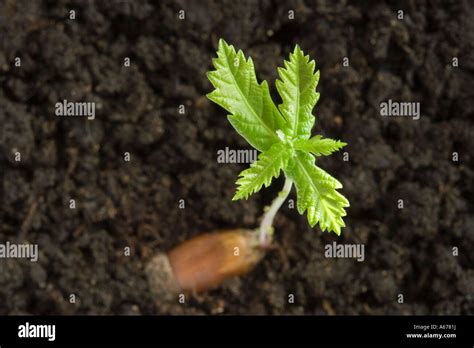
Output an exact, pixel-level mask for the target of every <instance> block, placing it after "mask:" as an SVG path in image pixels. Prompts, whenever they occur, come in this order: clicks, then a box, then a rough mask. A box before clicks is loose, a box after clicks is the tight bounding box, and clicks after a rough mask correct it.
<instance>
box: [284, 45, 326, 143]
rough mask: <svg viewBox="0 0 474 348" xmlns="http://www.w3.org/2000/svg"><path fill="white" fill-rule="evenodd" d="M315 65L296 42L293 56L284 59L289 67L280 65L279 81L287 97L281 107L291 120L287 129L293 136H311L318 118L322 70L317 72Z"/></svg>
mask: <svg viewBox="0 0 474 348" xmlns="http://www.w3.org/2000/svg"><path fill="white" fill-rule="evenodd" d="M315 65H316V64H315V62H314V60H311V61H310V60H309V56H305V55H304V53H303V51H302V50H301V49H300V48H299V46H298V45H296V47H295V49H294V51H293V53H290V60H289V61H284V66H285V68H278V75H279V77H280V80H277V81H276V88H277V90H278V93H279V94H280V96H281V99H282V101H283V103H282V104H280V105H279V110H280V112H281V114H282V115H283V117H284V118H285V119H286V121H287V123H286V126H285V128H284V131H285V133H286V134H287V135H288V136H290V137H299V138H303V139H308V138H309V137H310V136H311V128H313V125H314V121H315V118H314V116H313V114H312V112H313V108H314V106H315V105H316V103H317V101H318V99H319V93H317V92H316V86H317V85H318V81H319V71H317V72H316V73H315V72H314V70H315Z"/></svg>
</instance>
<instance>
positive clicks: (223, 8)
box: [0, 0, 474, 315]
mask: <svg viewBox="0 0 474 348" xmlns="http://www.w3.org/2000/svg"><path fill="white" fill-rule="evenodd" d="M71 10H74V11H75V19H70V11H71ZM181 10H184V14H185V18H184V19H183V20H181V19H180V18H179V13H180V12H179V11H181ZM399 10H402V11H403V19H399V18H398V16H399V14H400V13H399V12H398V11H399ZM289 11H294V19H291V18H289ZM221 37H222V38H224V39H225V40H226V41H227V42H229V43H231V44H233V45H234V46H236V47H237V48H239V49H242V50H243V51H244V53H245V54H246V55H247V56H249V55H250V56H251V57H252V58H253V60H254V62H255V67H256V71H257V76H258V78H259V80H260V81H261V80H263V79H266V80H268V81H269V84H270V88H271V90H272V95H273V99H274V101H275V102H276V103H280V100H279V97H278V96H277V94H276V93H275V92H276V89H275V87H274V81H275V79H276V77H277V75H276V68H277V67H278V66H281V65H282V62H283V59H286V58H287V57H288V55H289V53H290V52H291V51H292V50H293V47H294V45H295V44H299V45H300V47H301V48H302V49H303V50H304V51H305V53H306V54H309V55H310V56H311V57H312V58H314V59H315V60H316V64H317V68H318V69H319V70H320V72H321V77H320V81H319V86H318V91H319V92H320V93H321V97H320V100H319V102H318V104H317V105H316V108H315V110H314V114H315V116H316V118H317V120H316V127H315V129H314V132H315V134H316V133H318V134H323V135H325V136H328V137H332V138H338V139H342V140H343V141H345V142H347V143H348V144H349V145H348V146H347V147H346V148H345V149H344V151H346V152H347V154H348V156H349V160H348V161H344V158H343V152H340V153H336V154H333V155H332V156H329V157H326V158H323V159H321V161H320V162H319V164H320V166H321V167H322V168H324V169H325V170H327V171H328V172H329V173H331V174H332V175H334V176H335V177H337V178H338V179H339V181H341V182H342V183H343V185H344V188H343V189H342V190H341V192H342V193H343V194H344V195H345V196H346V197H347V198H348V199H349V201H350V202H351V207H350V208H349V209H348V216H347V217H346V218H345V222H346V225H347V227H346V228H345V229H344V230H343V234H342V236H341V237H337V236H336V235H334V234H327V233H322V232H321V231H320V230H319V228H318V227H315V228H313V229H311V228H310V227H309V226H308V223H307V220H306V217H305V216H300V215H299V214H298V212H297V211H296V209H290V208H289V207H288V205H284V207H283V208H282V209H281V211H280V212H279V214H278V215H277V218H276V221H275V228H276V247H277V248H276V249H275V250H274V251H271V252H270V253H268V255H267V256H266V257H265V258H264V260H263V261H262V262H261V263H260V264H259V265H258V266H257V267H256V269H255V270H254V271H253V272H251V273H250V274H248V275H247V276H245V277H241V278H239V279H234V280H231V281H229V282H227V283H226V284H224V285H223V286H222V287H220V288H218V289H215V290H212V291H209V292H207V293H204V294H199V295H195V296H191V297H190V298H189V299H188V301H187V303H186V304H185V305H183V304H179V303H178V302H177V301H176V303H166V302H165V301H163V299H160V298H152V296H151V295H150V292H149V290H148V286H147V281H146V277H145V274H144V272H143V267H144V265H145V264H146V262H147V261H148V260H149V259H150V258H151V257H152V256H153V255H154V254H156V253H157V252H159V251H160V250H168V249H170V248H172V247H173V246H175V245H177V244H178V243H180V242H182V241H184V240H186V239H188V238H190V237H192V236H194V235H196V234H198V233H201V232H207V231H213V230H218V229H222V228H236V227H246V228H253V227H255V226H256V225H257V224H258V222H259V217H260V216H261V213H262V209H263V207H264V206H265V205H266V204H268V203H269V202H270V201H271V200H272V198H273V197H274V196H275V195H276V194H277V192H278V191H279V189H280V188H281V186H282V184H283V181H282V180H281V179H279V180H277V181H276V182H275V183H274V185H272V187H271V188H269V189H265V190H263V191H262V192H261V193H259V194H257V195H254V196H252V198H250V199H249V200H248V201H239V202H232V200H231V198H232V196H233V194H234V191H235V184H234V182H235V180H236V178H237V174H238V173H239V172H240V171H241V170H243V169H244V168H245V167H246V166H247V165H246V164H221V163H218V162H217V151H218V150H220V149H224V148H225V147H229V148H231V149H248V148H249V145H248V144H247V143H246V142H245V140H244V139H243V138H241V137H240V136H239V135H238V134H237V133H236V132H235V131H234V130H233V128H232V127H231V125H230V124H229V122H228V121H227V118H226V112H225V111H224V110H223V109H221V108H219V107H218V106H216V105H214V104H212V103H211V102H210V101H209V100H207V98H206V97H205V95H206V93H209V92H210V91H211V90H212V87H211V84H210V83H209V81H208V80H207V78H206V72H207V71H208V70H210V69H211V59H212V58H213V57H214V56H215V51H216V49H217V42H218V39H219V38H221ZM473 45H474V2H473V1H416V2H415V1H406V2H395V1H394V2H383V1H359V2H354V1H317V2H316V1H270V0H262V1H207V0H206V1H178V0H175V1H124V0H121V1H46V0H44V1H39V0H34V1H27V0H19V1H11V0H0V124H1V133H0V168H1V180H2V186H1V204H2V206H1V212H0V214H1V215H0V242H2V243H4V242H6V241H9V242H11V243H37V244H38V245H39V251H40V256H39V260H38V262H36V263H34V262H30V261H29V260H17V259H2V260H0V314H220V313H224V314H270V315H278V314H316V315H332V314H367V315H374V314H474V267H473V265H474V253H473V250H474V216H473V201H474V199H473V196H474V167H473V162H472V160H473V150H472V149H473V143H472V140H473V139H474V124H473V119H474V103H473V102H472V101H473V99H474V54H473V52H474V51H473ZM16 57H19V58H21V66H20V67H18V66H15V58H16ZM125 57H129V58H130V62H131V66H130V67H125V66H124V58H125ZM346 57H347V58H348V59H349V66H344V65H343V61H344V58H346ZM454 58H456V59H457V60H456V59H454ZM455 61H456V62H458V65H457V66H456V64H455V63H454V62H455ZM453 63H454V64H453ZM64 99H67V100H69V101H90V102H95V103H96V108H97V109H96V118H95V119H94V120H87V119H85V118H77V117H76V118H71V117H69V118H67V117H66V118H61V117H57V116H55V114H54V111H55V108H54V106H55V103H57V102H61V101H63V100H64ZM388 99H392V100H394V101H404V102H419V103H420V110H421V117H420V119H419V120H413V119H412V118H409V117H400V118H394V117H392V118H388V117H382V116H381V115H380V103H381V102H383V101H387V100H388ZM180 105H184V110H185V113H184V114H181V113H179V107H180ZM17 152H19V153H21V161H16V160H15V153H17ZM125 152H129V153H130V156H131V160H130V162H125V161H124V153H125ZM453 153H457V155H458V160H457V161H456V160H453V156H454V155H453ZM290 198H291V199H295V198H296V197H295V192H294V191H293V192H292V194H291V196H290ZM70 199H74V200H75V201H76V209H70V208H69V204H70ZM181 199H183V200H184V201H185V209H180V208H179V201H180V200H181ZM400 199H402V200H403V204H404V207H403V209H399V208H398V202H399V200H400ZM334 241H336V242H338V243H363V244H364V245H365V260H364V262H357V261H356V260H355V259H330V258H325V256H324V247H325V245H326V244H328V243H332V242H334ZM126 247H130V250H131V255H130V256H125V255H124V248H126ZM453 248H458V249H457V250H458V254H457V256H455V255H453ZM71 294H74V295H75V296H76V303H74V304H72V303H70V295H71ZM289 294H293V295H294V296H295V303H288V295H289ZM400 294H401V295H403V303H399V301H398V300H399V299H400V297H399V295H400Z"/></svg>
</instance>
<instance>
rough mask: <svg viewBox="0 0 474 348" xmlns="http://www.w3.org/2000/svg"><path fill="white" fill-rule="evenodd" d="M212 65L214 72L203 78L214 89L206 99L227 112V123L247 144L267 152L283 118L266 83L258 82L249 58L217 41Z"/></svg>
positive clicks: (282, 123)
mask: <svg viewBox="0 0 474 348" xmlns="http://www.w3.org/2000/svg"><path fill="white" fill-rule="evenodd" d="M213 64H214V67H215V68H216V70H214V71H210V72H208V73H207V77H208V78H209V81H211V83H212V85H213V86H214V87H215V90H214V91H212V92H211V93H209V94H208V95H207V97H208V98H209V99H210V100H212V101H213V102H214V103H216V104H218V105H220V106H222V107H223V108H224V109H226V110H227V111H228V112H230V113H231V115H229V116H228V119H229V121H230V123H231V124H232V126H233V127H234V128H235V130H236V131H237V132H238V133H239V134H240V135H241V136H242V137H244V138H245V139H246V140H247V141H248V143H249V144H250V145H252V146H253V147H254V148H256V149H257V150H260V151H265V150H268V149H269V148H270V146H271V145H273V144H274V143H276V142H278V141H279V139H278V136H277V135H276V133H275V132H276V131H277V130H278V129H282V128H283V127H284V124H285V119H284V118H283V117H282V115H281V114H280V112H279V111H278V109H277V108H276V106H275V104H274V103H273V101H272V99H271V96H270V92H269V89H268V84H267V82H266V81H263V82H262V83H261V84H259V83H258V81H257V77H256V75H255V68H254V65H253V61H252V58H249V59H248V60H246V59H245V56H244V54H243V53H242V51H240V50H239V51H238V52H237V53H236V51H235V49H234V47H233V46H232V45H228V44H227V43H226V42H225V41H224V40H222V39H221V40H219V49H218V51H217V58H215V59H213Z"/></svg>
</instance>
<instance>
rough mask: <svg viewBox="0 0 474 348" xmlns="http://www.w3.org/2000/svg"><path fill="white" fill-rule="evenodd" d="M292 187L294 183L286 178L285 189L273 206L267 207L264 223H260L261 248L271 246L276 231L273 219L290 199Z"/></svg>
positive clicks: (273, 202)
mask: <svg viewBox="0 0 474 348" xmlns="http://www.w3.org/2000/svg"><path fill="white" fill-rule="evenodd" d="M292 185H293V181H291V180H290V179H289V178H285V185H284V186H283V189H282V190H281V191H280V193H279V194H278V196H277V197H276V198H275V199H274V200H273V201H272V204H271V205H269V206H266V207H265V213H264V215H263V218H262V222H261V223H260V228H259V229H258V232H259V244H260V246H261V247H268V246H269V245H270V243H271V241H272V237H273V231H274V229H273V219H274V218H275V215H276V213H277V211H278V209H280V207H281V205H282V204H283V202H284V201H285V200H286V197H288V194H289V193H290V191H291V186H292Z"/></svg>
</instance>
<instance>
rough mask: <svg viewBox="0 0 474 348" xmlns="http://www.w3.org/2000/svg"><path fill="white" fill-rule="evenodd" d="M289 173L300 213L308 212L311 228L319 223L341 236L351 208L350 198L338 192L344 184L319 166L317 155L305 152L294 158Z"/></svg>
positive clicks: (287, 171)
mask: <svg viewBox="0 0 474 348" xmlns="http://www.w3.org/2000/svg"><path fill="white" fill-rule="evenodd" d="M285 173H286V174H287V175H288V176H289V177H290V178H291V179H292V180H293V181H294V182H295V185H296V191H297V196H298V199H297V208H298V212H299V213H300V214H304V212H305V211H306V212H307V217H308V222H309V224H310V225H311V227H313V226H314V225H316V224H317V223H318V222H319V226H320V228H321V230H322V231H326V230H327V231H328V232H330V231H333V232H335V233H336V234H337V235H339V234H340V233H341V228H342V227H344V226H345V224H344V221H343V220H342V217H343V216H345V215H346V211H345V210H344V208H345V207H349V201H348V200H347V199H346V198H345V197H344V196H343V195H341V194H340V193H339V192H337V191H336V189H339V188H342V184H341V183H340V182H339V181H337V180H336V179H335V178H333V177H332V176H331V175H329V174H328V173H327V172H325V171H324V170H322V169H321V168H319V167H317V166H316V165H315V163H314V157H313V155H311V154H309V153H305V152H301V151H296V155H295V156H294V157H292V158H291V159H290V161H289V162H288V165H287V168H286V169H285Z"/></svg>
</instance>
